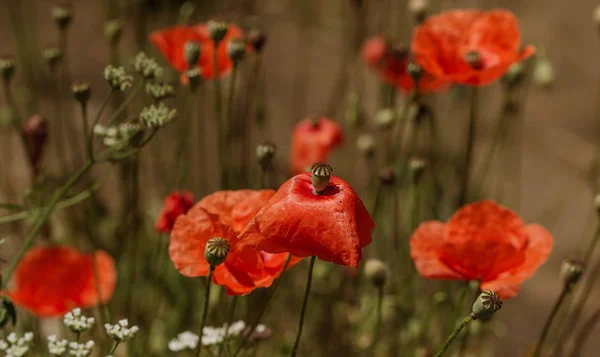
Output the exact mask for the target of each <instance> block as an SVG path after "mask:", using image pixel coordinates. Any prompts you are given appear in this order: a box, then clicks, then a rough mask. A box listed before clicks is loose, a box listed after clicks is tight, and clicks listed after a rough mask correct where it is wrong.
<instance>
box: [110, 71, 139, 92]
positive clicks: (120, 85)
mask: <svg viewBox="0 0 600 357" xmlns="http://www.w3.org/2000/svg"><path fill="white" fill-rule="evenodd" d="M104 78H105V79H106V81H107V82H108V84H109V85H110V86H111V88H112V89H114V90H118V91H124V90H126V89H127V88H129V87H131V84H132V82H133V77H132V76H131V75H128V74H127V72H125V68H124V67H122V66H121V67H114V66H111V65H109V66H107V67H106V68H105V69H104Z"/></svg>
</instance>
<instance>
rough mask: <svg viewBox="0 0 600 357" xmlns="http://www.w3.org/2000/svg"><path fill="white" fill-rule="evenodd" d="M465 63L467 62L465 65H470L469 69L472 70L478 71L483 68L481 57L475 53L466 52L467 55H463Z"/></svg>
mask: <svg viewBox="0 0 600 357" xmlns="http://www.w3.org/2000/svg"><path fill="white" fill-rule="evenodd" d="M465 61H467V63H468V64H469V65H471V67H473V69H477V70H479V69H482V68H483V62H482V59H481V55H480V54H479V52H477V51H469V52H467V54H466V55H465Z"/></svg>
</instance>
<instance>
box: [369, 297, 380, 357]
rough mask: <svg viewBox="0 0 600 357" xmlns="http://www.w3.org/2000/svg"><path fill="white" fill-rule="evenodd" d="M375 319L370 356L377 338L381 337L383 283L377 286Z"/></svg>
mask: <svg viewBox="0 0 600 357" xmlns="http://www.w3.org/2000/svg"><path fill="white" fill-rule="evenodd" d="M376 313H377V316H376V318H377V320H376V322H375V328H374V330H375V331H374V333H373V341H372V342H371V347H370V352H369V355H370V356H375V348H376V347H377V343H378V342H379V338H380V337H381V321H382V317H383V285H382V286H378V287H377V312H376Z"/></svg>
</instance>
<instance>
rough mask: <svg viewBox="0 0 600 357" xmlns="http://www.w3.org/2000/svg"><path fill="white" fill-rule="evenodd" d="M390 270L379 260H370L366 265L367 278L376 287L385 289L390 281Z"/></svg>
mask: <svg viewBox="0 0 600 357" xmlns="http://www.w3.org/2000/svg"><path fill="white" fill-rule="evenodd" d="M389 275H390V270H389V268H388V266H387V265H386V264H385V263H384V262H382V261H381V260H378V259H369V260H367V262H366V263H365V276H366V277H367V279H369V280H370V281H371V283H373V285H375V286H376V287H379V288H380V287H383V286H384V285H385V283H386V282H387V280H388V277H389Z"/></svg>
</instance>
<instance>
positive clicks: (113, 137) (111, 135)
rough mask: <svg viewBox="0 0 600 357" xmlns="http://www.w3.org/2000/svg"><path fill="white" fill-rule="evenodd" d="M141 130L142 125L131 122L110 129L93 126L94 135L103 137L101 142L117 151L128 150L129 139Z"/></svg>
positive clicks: (98, 125)
mask: <svg viewBox="0 0 600 357" xmlns="http://www.w3.org/2000/svg"><path fill="white" fill-rule="evenodd" d="M142 129H143V128H142V125H140V124H139V123H132V122H125V123H121V124H118V125H116V126H110V127H105V126H103V125H100V124H97V125H96V126H94V134H95V135H97V136H103V137H104V139H103V140H102V142H103V143H104V145H106V146H107V147H109V148H111V149H113V150H115V151H118V150H123V149H127V148H129V146H130V141H131V139H132V138H133V137H134V136H135V135H136V134H138V133H140V132H141V131H142Z"/></svg>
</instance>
